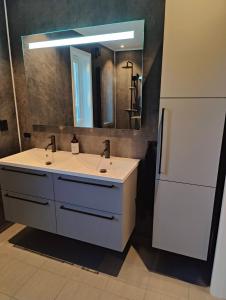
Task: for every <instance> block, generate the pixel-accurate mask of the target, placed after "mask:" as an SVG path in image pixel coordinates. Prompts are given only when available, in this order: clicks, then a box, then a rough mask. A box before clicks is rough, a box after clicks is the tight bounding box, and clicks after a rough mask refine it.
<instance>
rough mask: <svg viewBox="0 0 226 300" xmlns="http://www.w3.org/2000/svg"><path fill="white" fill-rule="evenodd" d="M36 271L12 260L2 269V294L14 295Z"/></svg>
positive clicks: (0, 279)
mask: <svg viewBox="0 0 226 300" xmlns="http://www.w3.org/2000/svg"><path fill="white" fill-rule="evenodd" d="M36 270H37V269H36V268H35V267H33V266H30V265H28V264H25V263H23V262H20V261H18V260H15V259H12V260H11V261H10V262H9V263H7V264H6V265H4V266H3V267H2V268H1V269H0V292H2V293H5V294H7V295H14V293H15V292H16V291H17V290H18V289H19V288H20V287H21V286H22V285H23V284H24V283H25V282H26V281H27V280H28V279H29V278H30V277H31V276H32V275H33V274H34V272H35V271H36Z"/></svg>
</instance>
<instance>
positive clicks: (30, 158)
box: [0, 148, 139, 183]
mask: <svg viewBox="0 0 226 300" xmlns="http://www.w3.org/2000/svg"><path fill="white" fill-rule="evenodd" d="M46 156H48V158H46ZM48 160H49V161H50V162H51V164H49V165H47V164H46V162H47V161H48ZM0 164H1V165H7V166H12V167H21V168H26V169H33V170H42V171H47V172H51V173H61V174H65V175H76V176H80V177H84V178H93V179H104V180H105V181H115V182H120V183H123V182H124V181H125V180H126V179H127V178H128V177H129V175H130V174H131V173H132V172H133V171H134V170H135V169H136V168H137V166H138V164H139V160H138V159H130V158H122V157H111V158H110V159H105V158H104V157H101V156H100V155H95V154H86V153H80V154H77V155H73V154H72V153H70V152H66V151H57V152H55V153H52V152H51V151H50V150H48V151H45V150H44V149H38V148H34V149H30V150H27V151H24V152H20V153H18V154H15V155H11V156H8V157H5V158H2V159H0ZM102 172H104V173H102Z"/></svg>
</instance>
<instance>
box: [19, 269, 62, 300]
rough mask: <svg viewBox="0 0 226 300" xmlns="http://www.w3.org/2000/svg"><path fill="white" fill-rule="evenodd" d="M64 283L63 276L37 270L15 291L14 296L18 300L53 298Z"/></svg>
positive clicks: (47, 299)
mask: <svg viewBox="0 0 226 300" xmlns="http://www.w3.org/2000/svg"><path fill="white" fill-rule="evenodd" d="M65 284H66V279H65V278H64V277H62V276H59V275H56V274H53V273H50V272H47V271H43V270H39V271H37V272H36V273H35V274H34V276H32V277H31V278H30V279H29V280H28V281H27V282H26V284H25V285H24V286H23V287H22V288H21V289H20V290H19V291H18V292H17V293H16V295H15V298H16V299H18V300H40V299H43V300H53V299H55V298H56V296H57V295H58V294H59V292H60V291H61V289H62V288H63V286H64V285H65Z"/></svg>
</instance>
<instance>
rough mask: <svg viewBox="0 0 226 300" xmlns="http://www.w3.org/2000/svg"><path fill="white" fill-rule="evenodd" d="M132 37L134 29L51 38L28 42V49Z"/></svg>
mask: <svg viewBox="0 0 226 300" xmlns="http://www.w3.org/2000/svg"><path fill="white" fill-rule="evenodd" d="M128 39H134V31H124V32H116V33H107V34H98V35H90V36H82V37H76V38H69V39H61V40H52V41H44V42H35V43H29V44H28V47H29V49H39V48H49V47H59V46H69V45H83V44H91V43H98V42H110V41H118V40H128Z"/></svg>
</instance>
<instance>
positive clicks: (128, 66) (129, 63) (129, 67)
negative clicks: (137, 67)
mask: <svg viewBox="0 0 226 300" xmlns="http://www.w3.org/2000/svg"><path fill="white" fill-rule="evenodd" d="M122 68H123V69H132V68H133V63H132V62H131V61H129V60H128V61H127V62H126V65H125V66H123V67H122Z"/></svg>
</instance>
